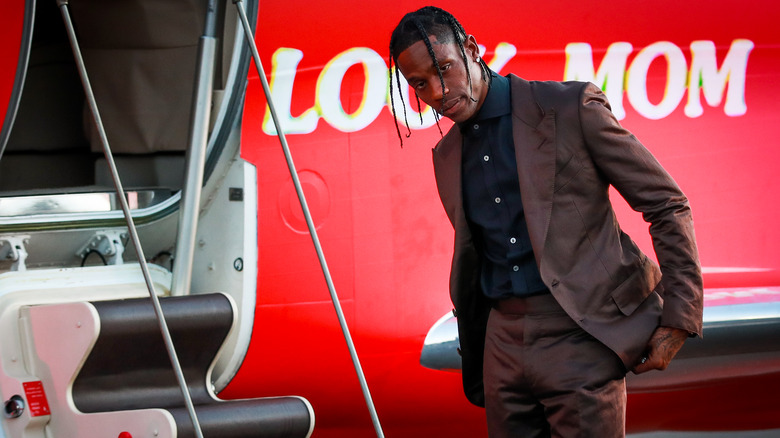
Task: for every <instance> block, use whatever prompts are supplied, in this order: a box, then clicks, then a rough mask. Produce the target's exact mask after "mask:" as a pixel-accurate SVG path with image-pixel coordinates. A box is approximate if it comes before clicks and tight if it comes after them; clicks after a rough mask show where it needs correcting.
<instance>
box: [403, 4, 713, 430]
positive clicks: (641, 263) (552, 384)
mask: <svg viewBox="0 0 780 438" xmlns="http://www.w3.org/2000/svg"><path fill="white" fill-rule="evenodd" d="M390 53H391V67H392V64H395V66H396V67H397V71H400V74H402V75H403V76H404V78H405V79H406V80H407V82H408V83H409V85H410V86H411V87H412V89H413V90H414V91H415V95H416V96H417V98H418V99H419V100H422V101H423V102H424V103H426V104H428V105H430V106H431V107H432V108H433V109H435V110H436V111H437V112H438V113H439V114H441V115H443V116H445V117H447V118H449V119H451V120H453V121H454V122H455V123H456V124H455V126H453V127H452V129H450V131H449V132H448V133H447V134H446V135H445V136H444V137H443V139H442V140H441V141H440V142H439V144H438V145H436V147H435V149H434V150H433V163H434V171H435V176H436V183H437V186H438V190H439V195H440V197H441V201H442V204H443V205H444V208H445V210H446V212H447V215H448V217H449V219H450V221H451V222H452V225H453V227H454V229H455V246H454V254H453V261H452V270H451V274H450V293H451V298H452V301H453V304H454V306H455V312H456V314H457V317H458V329H459V337H460V346H461V350H460V351H461V355H462V365H463V384H464V390H465V392H466V396H467V397H468V399H469V400H470V401H471V402H472V403H474V404H477V405H480V406H482V405H484V406H485V408H486V414H487V423H488V431H489V433H490V436H491V437H509V436H512V437H523V438H525V437H535V436H562V437H573V436H593V437H613V436H624V435H625V403H626V392H625V391H626V390H625V374H626V372H627V371H628V370H631V371H633V372H635V373H643V372H646V371H649V370H652V369H658V370H663V369H665V368H666V367H667V365H668V364H669V362H670V361H671V359H672V358H673V357H674V355H675V354H676V353H677V351H678V350H679V349H680V347H681V346H682V344H683V342H684V341H685V339H687V338H688V337H689V336H697V335H701V325H702V280H701V269H700V266H699V262H698V254H697V249H696V243H695V237H694V232H693V223H692V218H691V212H690V208H689V206H688V201H687V199H686V197H685V196H684V195H683V193H682V192H681V191H680V189H679V188H678V186H677V185H676V184H675V182H674V181H673V180H672V178H671V177H670V176H669V175H668V174H667V172H666V171H665V170H664V169H663V168H662V167H661V165H660V164H659V163H658V162H657V160H656V159H655V158H654V157H653V156H652V155H651V154H650V152H648V151H647V149H645V148H644V147H643V146H642V145H641V144H640V142H639V141H638V140H637V139H636V138H635V137H634V136H633V135H631V134H630V133H629V132H628V131H626V130H625V129H623V128H622V127H621V126H620V125H619V123H618V122H617V120H616V119H615V117H614V116H613V115H612V113H611V111H610V107H609V104H608V102H607V100H606V97H605V96H604V95H603V93H601V90H599V89H598V88H597V87H595V86H594V85H593V84H587V83H577V82H568V83H559V82H528V81H525V80H523V79H521V78H519V77H517V76H514V75H508V76H507V77H501V76H498V75H497V74H495V73H494V72H492V71H490V69H489V68H488V67H487V65H486V64H485V62H484V61H483V60H481V58H480V56H479V48H478V46H477V41H476V39H475V38H474V36H472V35H467V34H466V32H465V31H464V30H463V27H462V26H461V25H460V23H459V22H458V21H457V20H456V19H455V18H454V17H453V16H452V15H450V14H449V13H447V12H446V11H443V10H441V9H438V8H434V7H426V8H422V9H420V10H418V11H415V12H412V13H410V14H407V15H406V16H405V17H404V18H403V19H402V20H401V22H400V23H399V25H398V26H397V27H396V29H395V30H394V32H393V35H392V37H391V42H390ZM397 74H398V73H397V72H396V75H397ZM393 82H394V84H393ZM392 86H395V87H399V86H401V82H400V78H399V77H398V76H396V77H395V78H391V87H392ZM391 91H392V90H391ZM391 96H392V92H391ZM404 117H405V115H404ZM396 123H397V122H396ZM407 123H408V122H407ZM398 132H399V138H400V130H399V131H398ZM610 186H613V187H615V188H616V189H617V190H618V192H620V194H621V195H622V196H623V197H624V198H625V199H626V200H627V202H628V203H629V204H630V205H631V207H632V208H633V209H635V210H637V211H638V212H641V213H642V215H643V217H644V219H645V220H646V221H647V222H649V223H650V234H651V236H652V240H653V245H654V249H655V253H656V256H657V258H658V261H659V265H660V267H659V265H656V264H655V263H654V262H652V261H651V260H649V259H648V258H647V257H646V256H645V255H644V254H643V253H642V252H641V251H640V250H639V248H638V247H637V246H636V245H635V243H634V242H633V241H632V240H631V239H630V237H629V236H627V235H626V234H625V233H623V232H622V230H621V229H620V226H619V224H618V223H617V220H616V218H615V214H614V212H613V209H612V206H611V204H610V202H609V197H608V189H609V187H610Z"/></svg>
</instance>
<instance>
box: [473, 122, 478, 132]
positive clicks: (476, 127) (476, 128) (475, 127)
mask: <svg viewBox="0 0 780 438" xmlns="http://www.w3.org/2000/svg"><path fill="white" fill-rule="evenodd" d="M474 130H475V131H479V124H478V123H475V124H474Z"/></svg>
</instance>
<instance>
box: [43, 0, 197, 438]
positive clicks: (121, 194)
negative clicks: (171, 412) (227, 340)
mask: <svg viewBox="0 0 780 438" xmlns="http://www.w3.org/2000/svg"><path fill="white" fill-rule="evenodd" d="M57 4H58V6H59V7H60V11H61V12H62V18H63V20H64V22H65V28H66V30H67V32H68V38H69V39H70V45H71V48H72V49H73V55H74V57H75V59H76V66H77V67H78V70H79V75H80V76H81V82H82V84H83V85H84V93H85V94H86V98H87V102H88V103H89V108H90V111H91V113H92V117H93V120H94V122H95V125H96V127H97V130H98V134H99V136H100V141H101V143H102V146H103V153H104V155H105V157H106V161H107V162H108V166H109V168H110V169H111V177H112V178H113V180H114V186H115V187H116V191H117V197H118V198H119V202H120V204H121V206H122V212H123V213H124V216H125V221H126V222H127V227H128V231H129V232H130V238H131V240H132V242H133V245H134V246H135V250H136V253H137V254H138V261H139V263H140V265H141V272H142V273H143V276H144V280H145V281H146V288H147V290H148V291H149V296H150V297H151V300H152V304H153V305H154V311H155V313H156V314H157V321H158V322H159V324H160V331H161V332H162V335H163V340H164V341H165V347H166V349H167V350H168V356H169V357H170V360H171V364H172V365H173V371H174V374H176V379H177V380H178V382H179V386H180V388H181V391H182V394H183V396H184V403H185V405H186V406H187V411H189V414H190V418H191V419H192V424H193V427H194V429H195V435H196V437H197V438H203V432H202V431H201V429H200V423H199V422H198V417H197V415H196V414H195V407H194V406H193V404H192V398H191V397H190V392H189V390H188V388H187V382H186V381H185V380H184V373H183V372H182V369H181V364H180V363H179V358H178V356H177V355H176V349H175V348H174V346H173V341H172V340H171V333H170V331H169V330H168V324H167V323H166V322H165V315H163V312H162V307H161V306H160V300H159V298H158V297H157V292H156V291H155V289H154V283H153V282H152V276H151V274H150V273H149V266H148V265H147V263H146V257H145V256H144V253H143V249H142V247H141V240H140V238H139V237H138V230H137V229H136V227H135V223H134V222H133V217H132V215H131V213H130V206H129V205H128V203H127V197H126V196H125V191H124V188H123V187H122V182H121V181H120V179H119V173H118V172H117V169H116V163H115V162H114V156H113V154H112V153H111V147H110V146H109V144H108V137H107V136H106V131H105V128H104V127H103V121H102V120H101V118H100V112H99V111H98V107H97V101H96V100H95V95H94V93H93V92H92V85H91V84H90V82H89V76H88V75H87V69H86V67H85V65H84V58H83V57H82V55H81V49H79V44H78V40H77V39H76V31H75V29H74V28H73V22H72V21H71V18H70V12H69V11H68V0H57Z"/></svg>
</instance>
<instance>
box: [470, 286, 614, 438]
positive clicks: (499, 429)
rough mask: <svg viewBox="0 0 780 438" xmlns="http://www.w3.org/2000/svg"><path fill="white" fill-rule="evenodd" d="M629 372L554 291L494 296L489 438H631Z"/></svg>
mask: <svg viewBox="0 0 780 438" xmlns="http://www.w3.org/2000/svg"><path fill="white" fill-rule="evenodd" d="M625 375H626V370H625V367H624V366H623V363H622V362H621V361H620V359H619V358H618V356H617V355H616V354H615V353H614V352H612V350H610V349H609V348H607V347H606V346H604V345H603V344H602V343H600V342H599V341H597V340H596V339H595V338H593V337H592V336H590V335H589V334H588V333H586V332H585V331H584V330H582V329H581V328H580V327H579V326H578V325H577V324H576V323H575V322H574V321H573V320H572V319H571V318H570V317H569V316H568V315H567V314H566V313H565V312H564V311H563V309H562V308H561V307H560V305H558V303H557V302H556V301H555V299H554V298H553V297H552V295H550V294H545V295H536V296H532V297H528V298H512V299H508V300H502V301H499V302H496V304H495V305H494V308H493V309H492V310H491V312H490V317H489V319H488V325H487V335H486V338H485V359H484V382H485V409H486V414H487V423H488V432H489V435H490V437H491V438H505V437H506V438H508V437H512V438H532V437H562V438H570V437H594V438H595V437H598V438H612V437H624V436H625V408H626V385H625Z"/></svg>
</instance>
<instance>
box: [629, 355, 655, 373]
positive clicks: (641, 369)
mask: <svg viewBox="0 0 780 438" xmlns="http://www.w3.org/2000/svg"><path fill="white" fill-rule="evenodd" d="M651 369H653V367H652V364H651V362H650V359H649V357H648V356H642V358H641V359H639V362H638V363H637V364H636V365H635V366H634V369H633V370H632V371H633V372H634V374H642V373H646V372H648V371H650V370H651Z"/></svg>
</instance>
